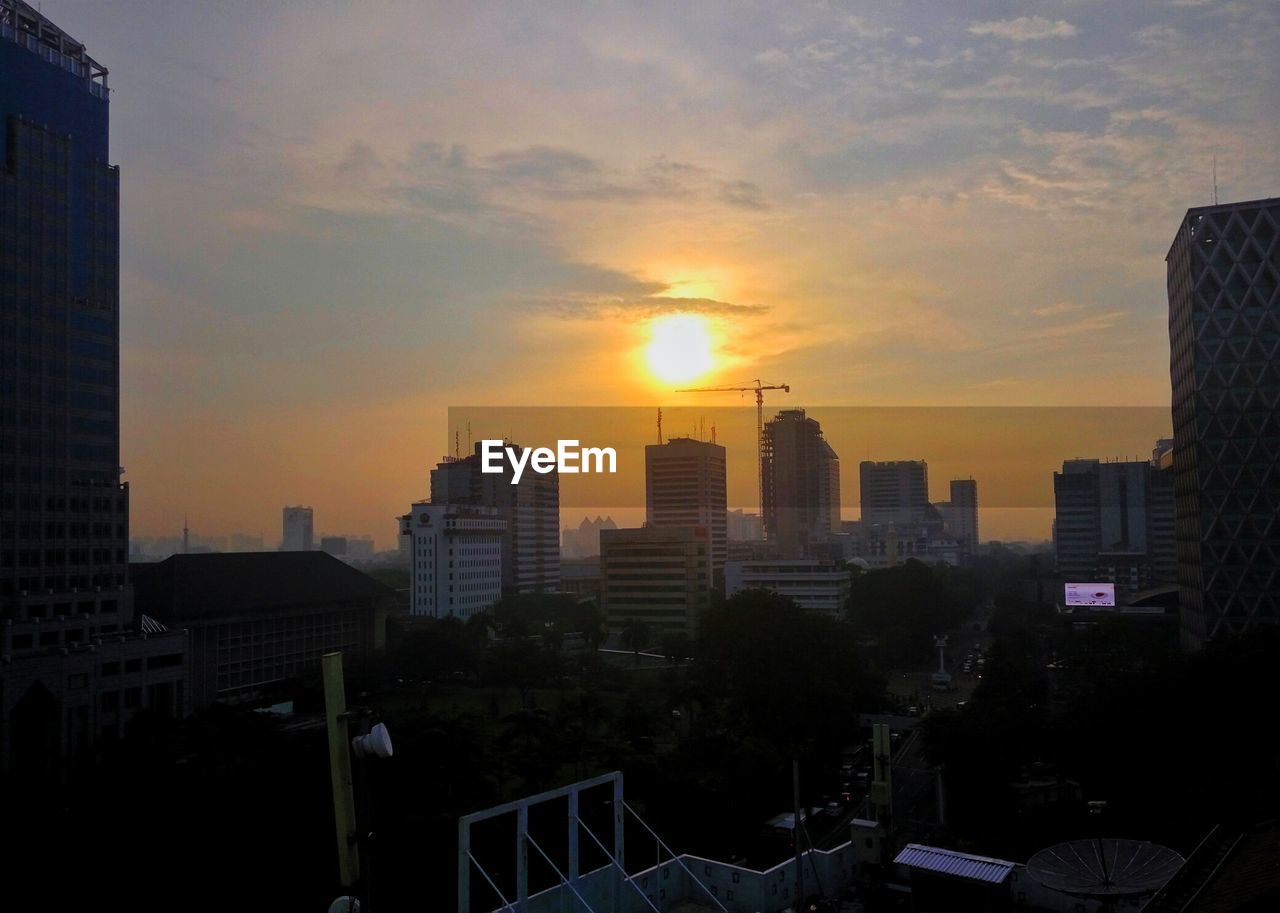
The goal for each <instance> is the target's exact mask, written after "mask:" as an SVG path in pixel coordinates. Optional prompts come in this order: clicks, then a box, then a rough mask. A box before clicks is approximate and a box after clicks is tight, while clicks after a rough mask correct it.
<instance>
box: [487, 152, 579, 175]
mask: <svg viewBox="0 0 1280 913" xmlns="http://www.w3.org/2000/svg"><path fill="white" fill-rule="evenodd" d="M488 162H489V164H490V166H491V167H492V168H493V170H494V171H495V172H496V173H497V174H500V175H502V176H504V177H509V178H513V179H522V178H534V179H538V180H544V181H546V180H553V181H554V180H558V181H563V180H566V179H570V178H574V177H578V176H581V175H584V174H597V173H599V171H600V164H599V163H598V162H596V161H594V160H592V159H590V158H587V157H586V156H585V155H579V154H578V153H577V152H573V151H572V150H569V149H558V148H556V147H554V146H530V147H528V148H527V149H516V150H510V151H507V152H497V153H494V154H493V155H491V156H489V158H488Z"/></svg>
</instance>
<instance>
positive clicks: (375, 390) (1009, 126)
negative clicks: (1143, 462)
mask: <svg viewBox="0 0 1280 913" xmlns="http://www.w3.org/2000/svg"><path fill="white" fill-rule="evenodd" d="M43 10H44V12H45V14H46V15H48V16H50V17H51V18H52V19H54V20H55V21H56V22H58V23H59V24H60V25H62V26H63V27H64V28H66V29H67V30H68V31H69V32H71V33H72V34H73V35H74V36H75V37H76V38H77V39H79V40H82V41H85V42H86V43H87V45H88V49H89V52H90V54H92V55H93V56H94V57H96V58H97V59H98V60H100V61H101V62H102V63H104V64H105V65H106V66H107V67H109V68H110V71H111V75H110V80H111V86H112V88H113V90H114V91H113V94H112V101H111V105H112V108H111V116H112V158H113V161H115V162H116V163H118V164H119V165H120V166H121V174H122V186H123V189H122V193H123V204H122V209H123V215H122V219H123V246H122V247H123V249H122V255H121V258H122V299H123V308H122V311H123V318H122V322H123V326H124V330H123V364H122V371H123V377H124V390H123V397H124V407H123V432H124V441H123V462H124V463H125V466H126V468H127V470H128V471H127V475H126V478H127V479H128V480H130V481H131V483H132V490H133V528H134V532H135V533H137V534H157V533H165V532H170V533H172V532H177V531H178V530H179V529H180V527H181V523H182V515H183V513H184V512H187V513H189V514H190V516H191V525H192V528H193V529H195V530H197V531H199V532H203V533H207V534H213V533H219V532H221V533H226V532H231V531H235V530H245V531H251V532H257V531H265V532H266V533H267V536H268V539H275V538H277V537H278V536H279V526H280V506H281V505H282V504H284V503H286V502H287V503H307V504H311V505H313V506H314V507H315V509H316V525H317V533H318V532H319V531H320V530H324V531H331V532H341V531H349V532H369V533H372V534H374V535H375V536H376V537H377V539H378V541H379V543H380V544H381V545H383V546H389V545H390V544H391V540H392V536H393V532H394V525H393V524H394V521H393V519H392V518H393V517H394V516H395V515H396V514H397V513H398V512H403V510H404V509H405V508H406V507H407V504H408V502H409V501H410V500H411V499H413V498H416V497H421V496H423V495H424V494H425V492H426V476H427V471H428V469H429V467H430V465H431V464H432V463H433V462H434V461H435V460H436V459H437V458H438V457H439V456H440V455H441V454H442V453H443V451H444V450H445V447H446V435H447V432H446V430H445V426H446V418H445V416H446V408H447V407H448V406H449V405H474V404H480V405H539V404H548V405H569V404H590V405H602V404H628V405H639V404H655V405H656V404H658V403H660V402H671V401H673V400H675V399H678V397H675V396H673V395H672V394H671V393H670V384H661V383H659V382H657V381H656V380H655V379H654V378H653V377H652V376H651V375H649V373H648V372H647V371H646V370H645V368H644V364H643V359H642V357H641V355H640V352H641V350H642V349H643V347H644V345H645V343H646V341H647V338H648V329H649V324H650V322H651V321H652V320H653V318H654V317H655V316H656V315H660V314H664V313H668V312H680V311H696V312H699V313H703V314H705V315H707V317H708V319H709V321H710V325H711V327H712V329H713V332H714V335H715V338H716V340H717V345H718V348H719V351H718V353H717V364H718V367H717V368H716V370H714V371H713V372H712V373H710V374H708V375H706V376H705V377H703V378H700V379H699V380H698V383H699V384H703V385H705V384H718V383H727V382H731V381H739V380H742V379H745V378H748V377H753V378H754V377H757V376H759V377H763V378H765V379H766V380H773V381H778V382H782V381H785V382H787V383H789V384H791V385H792V394H791V396H790V397H789V402H790V404H792V405H803V406H809V407H814V406H818V405H821V404H828V405H831V404H840V405H867V404H908V403H912V404H1044V403H1055V404H1084V405H1094V404H1124V405H1127V404H1146V405H1150V404H1164V403H1167V402H1168V396H1169V393H1168V386H1169V384H1168V337H1167V330H1166V324H1165V309H1166V301H1165V291H1164V254H1165V252H1166V251H1167V249H1168V246H1169V244H1170V242H1171V240H1172V237H1173V233H1174V231H1175V229H1176V227H1177V224H1178V220H1179V217H1180V215H1181V213H1182V211H1183V210H1185V209H1186V208H1187V207H1188V206H1195V205H1203V204H1205V203H1207V202H1210V200H1211V193H1212V189H1211V183H1210V163H1211V161H1212V158H1213V156H1215V155H1216V156H1217V171H1218V181H1219V187H1220V195H1221V197H1222V198H1223V199H1224V200H1229V199H1247V198H1254V197H1265V196H1274V195H1276V194H1277V193H1280V167H1278V166H1280V161H1278V159H1280V154H1278V153H1277V149H1280V142H1278V140H1280V127H1277V124H1280V64H1278V63H1277V61H1280V12H1278V10H1280V6H1278V5H1277V4H1274V3H1253V2H1212V0H1210V2H1199V0H1172V2H1168V0H1164V2H1137V0H1133V2H1124V3H1112V2H1059V3H1052V4H1050V3H1042V4H1035V3H1016V4H1014V3H986V2H978V3H947V4H940V3H935V2H920V3H892V2H881V3H866V4H836V3H815V4H804V3H794V2H789V3H776V2H774V3H761V4H755V5H753V4H746V3H736V2H735V3H711V2H697V3H688V2H686V3H673V4H656V3H643V4H635V5H621V4H585V3H583V4H556V3H520V4H510V5H498V4H478V3H477V4H462V3H444V4H429V3H408V2H405V3H386V4H384V3H369V2H360V3H322V2H315V0H308V2H293V3H283V2H281V3H271V2H262V3H247V2H221V0H206V2H201V3H195V2H172V0H170V2H115V0H93V2H85V0H45V2H44V3H43ZM479 433H481V434H483V433H486V432H483V431H481V432H479ZM1072 455H1075V456H1079V455H1080V454H1064V456H1072ZM1099 455H1100V456H1101V455H1105V454H1099ZM892 456H894V455H888V454H886V455H878V458H892ZM902 456H903V458H918V457H919V456H921V455H920V454H903V455H902ZM924 456H926V457H927V456H928V455H927V454H925V455H924ZM850 462H856V461H850ZM845 484H846V486H856V477H853V478H847V479H846V483H845ZM566 519H571V520H573V521H574V522H576V519H577V518H576V517H574V518H566Z"/></svg>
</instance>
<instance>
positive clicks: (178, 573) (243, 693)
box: [132, 552, 396, 708]
mask: <svg viewBox="0 0 1280 913" xmlns="http://www.w3.org/2000/svg"><path fill="white" fill-rule="evenodd" d="M132 573H133V578H134V587H135V589H136V599H137V604H138V606H139V607H140V608H141V609H142V611H144V612H146V613H147V614H148V615H149V616H151V617H153V618H156V619H158V620H159V621H161V622H163V623H164V624H167V625H168V626H170V627H171V628H177V627H181V628H185V629H187V631H188V632H189V636H190V669H191V703H192V707H193V708H198V707H203V706H207V705H209V704H213V703H238V702H241V701H246V700H256V699H258V698H259V697H262V696H264V695H268V694H271V693H274V692H276V691H277V690H278V689H279V686H280V685H281V684H282V683H283V682H286V681H288V680H289V679H292V678H296V677H297V676H299V675H301V674H303V673H305V672H309V671H313V670H316V669H318V668H319V665H320V657H321V656H322V655H324V654H325V653H331V652H333V651H335V650H341V651H342V652H343V653H345V654H346V655H347V661H348V663H352V662H355V663H363V662H364V661H365V660H366V659H367V657H368V656H369V654H370V653H371V652H372V651H374V650H377V649H380V648H381V647H382V646H383V645H384V638H385V629H386V619H387V616H388V615H389V614H390V613H391V612H392V611H394V610H395V608H396V593H395V591H394V590H392V589H390V588H389V587H387V586H384V585H383V584H381V583H379V582H378V581H376V580H374V579H373V578H372V577H369V576H368V575H367V574H364V573H362V572H361V571H358V570H356V569H355V568H352V567H350V566H348V565H347V564H345V563H343V562H342V561H339V560H338V559H337V558H334V557H333V556H332V555H327V554H325V553H324V552H245V553H240V554H226V555H220V554H209V555H173V556H171V557H169V558H166V559H165V560H164V561H159V562H155V563H151V564H135V565H133V570H132Z"/></svg>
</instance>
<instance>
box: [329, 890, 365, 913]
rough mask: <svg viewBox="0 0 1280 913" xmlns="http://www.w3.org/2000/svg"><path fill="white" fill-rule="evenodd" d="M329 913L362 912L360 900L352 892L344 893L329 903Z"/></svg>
mask: <svg viewBox="0 0 1280 913" xmlns="http://www.w3.org/2000/svg"><path fill="white" fill-rule="evenodd" d="M329 913H360V901H359V900H358V899H356V898H355V897H352V896H351V895H350V894H344V895H343V896H342V897H339V898H338V899H337V900H335V901H334V902H333V903H331V904H329Z"/></svg>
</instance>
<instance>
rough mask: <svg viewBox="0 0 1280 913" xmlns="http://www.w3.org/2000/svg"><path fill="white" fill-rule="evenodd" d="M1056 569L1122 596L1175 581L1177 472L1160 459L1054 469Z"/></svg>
mask: <svg viewBox="0 0 1280 913" xmlns="http://www.w3.org/2000/svg"><path fill="white" fill-rule="evenodd" d="M1053 496H1054V507H1055V517H1056V519H1055V530H1056V533H1055V537H1054V542H1055V548H1056V553H1057V562H1058V573H1059V574H1060V575H1062V577H1063V578H1064V579H1065V580H1069V581H1075V582H1080V583H1094V582H1099V583H1114V584H1115V585H1116V593H1117V595H1118V596H1122V597H1123V596H1128V595H1132V594H1133V593H1136V592H1138V591H1140V590H1145V589H1148V588H1151V587H1156V586H1161V585H1163V584H1169V583H1173V582H1174V576H1175V570H1174V567H1175V565H1174V554H1175V551H1174V529H1173V505H1174V499H1173V475H1172V473H1171V472H1169V471H1168V470H1165V469H1161V468H1160V464H1159V463H1158V462H1153V461H1147V460H1139V461H1131V462H1116V463H1104V462H1101V461H1099V460H1067V461H1066V462H1064V463H1063V464H1062V472H1055V473H1054V474H1053Z"/></svg>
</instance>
